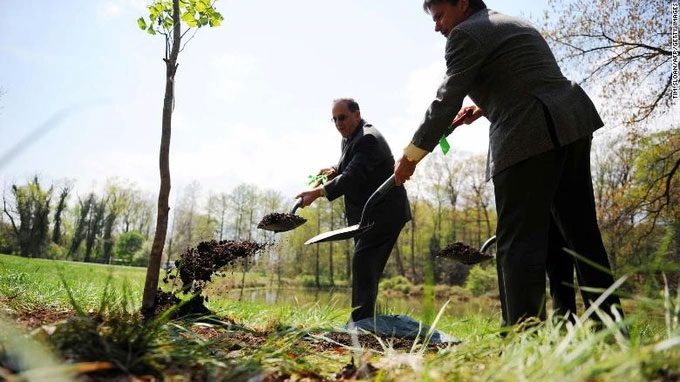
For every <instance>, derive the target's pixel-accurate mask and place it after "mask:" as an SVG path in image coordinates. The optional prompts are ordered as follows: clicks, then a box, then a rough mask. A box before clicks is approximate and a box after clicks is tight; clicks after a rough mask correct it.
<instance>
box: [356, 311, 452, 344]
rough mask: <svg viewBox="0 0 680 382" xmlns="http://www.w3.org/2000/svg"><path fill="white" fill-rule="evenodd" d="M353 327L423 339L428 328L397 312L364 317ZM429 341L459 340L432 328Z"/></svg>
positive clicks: (371, 331)
mask: <svg viewBox="0 0 680 382" xmlns="http://www.w3.org/2000/svg"><path fill="white" fill-rule="evenodd" d="M354 327H355V328H357V329H360V331H361V330H364V331H367V332H370V333H374V334H376V335H377V336H379V337H398V338H408V339H416V337H420V339H421V340H422V339H425V337H426V335H427V333H428V331H429V330H430V328H429V327H428V326H426V325H423V324H421V323H420V322H418V321H416V320H414V319H413V318H411V317H409V316H406V315H402V314H397V315H381V316H375V317H369V318H364V319H363V320H359V321H356V322H354ZM348 329H349V330H351V324H350V325H348ZM430 343H433V344H445V343H450V344H454V345H455V344H459V343H461V341H460V340H459V339H458V338H456V337H454V336H451V335H448V334H446V333H443V332H441V331H439V330H436V329H435V330H434V333H432V337H431V338H430Z"/></svg>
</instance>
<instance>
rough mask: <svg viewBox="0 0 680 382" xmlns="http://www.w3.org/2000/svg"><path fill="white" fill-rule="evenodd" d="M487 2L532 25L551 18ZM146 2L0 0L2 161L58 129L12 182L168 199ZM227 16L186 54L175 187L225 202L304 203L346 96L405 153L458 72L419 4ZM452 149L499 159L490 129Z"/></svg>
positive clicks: (468, 134) (229, 4) (284, 8)
mask: <svg viewBox="0 0 680 382" xmlns="http://www.w3.org/2000/svg"><path fill="white" fill-rule="evenodd" d="M486 3H487V6H489V8H492V9H495V10H499V11H501V12H504V13H507V14H511V15H516V16H520V15H524V16H532V17H536V16H539V15H540V14H542V11H543V9H544V8H545V7H546V1H545V0H531V1H529V0H518V1H511V2H510V1H507V0H487V1H486ZM146 4H147V2H146V1H140V0H70V1H42V2H40V5H39V6H38V5H37V4H36V2H32V1H25V0H2V1H0V14H2V15H3V16H4V17H3V22H2V23H0V73H2V75H0V87H1V88H3V89H4V90H5V95H4V96H2V98H0V137H2V138H0V158H2V156H4V155H5V154H6V153H7V152H8V150H10V149H11V148H12V147H14V145H16V144H17V143H18V142H20V141H21V140H22V139H24V138H25V137H26V136H28V135H29V134H30V133H31V132H32V131H34V130H35V129H38V128H40V127H41V126H44V124H45V123H46V122H48V121H50V120H52V121H56V123H55V124H54V127H53V128H52V129H49V130H48V131H47V133H45V134H43V135H42V136H41V137H40V138H39V139H37V140H33V143H32V144H31V145H30V146H28V147H27V148H26V149H25V150H23V151H21V152H20V153H19V154H17V155H14V156H13V157H12V159H11V160H10V161H9V162H5V163H0V182H3V183H8V182H20V183H23V182H24V181H25V180H26V179H28V178H30V177H31V176H32V174H35V173H37V174H39V175H40V176H41V178H43V179H45V180H46V181H48V182H49V181H54V180H59V179H63V178H68V179H72V180H75V181H76V187H77V189H78V191H79V192H81V193H84V192H87V191H89V190H91V189H95V190H99V189H100V188H101V186H103V184H104V183H105V181H106V179H109V178H118V179H121V180H126V181H131V182H134V183H136V184H137V185H138V186H139V187H141V188H142V189H144V190H147V191H149V192H152V193H156V192H157V190H158V184H159V175H158V149H159V144H160V133H161V110H162V101H163V92H164V86H165V82H164V74H165V69H164V64H163V62H162V57H163V49H164V48H163V46H164V43H163V38H162V37H161V36H150V35H147V34H146V33H144V32H142V31H140V30H139V29H138V28H137V24H136V19H137V18H138V17H139V16H142V15H145V14H146V13H145V11H146V9H145V5H146ZM217 8H218V10H219V11H220V12H221V13H222V15H223V16H224V17H225V21H224V23H223V25H222V26H220V27H219V28H212V29H201V30H199V31H198V33H197V35H196V37H195V38H194V39H193V40H192V41H191V42H190V43H189V44H188V46H187V48H186V49H185V50H184V51H183V52H182V53H181V54H180V57H179V63H180V65H179V69H178V72H177V77H176V79H177V85H176V108H175V112H174V115H173V131H172V144H171V157H170V165H171V174H172V181H173V191H175V192H176V191H177V190H181V188H183V187H184V186H185V185H187V184H188V183H190V182H192V181H194V180H196V181H198V182H199V183H200V184H201V185H202V187H203V190H204V191H208V190H212V191H215V192H220V191H225V192H226V191H229V190H231V189H232V188H233V187H234V186H236V185H238V184H239V183H243V182H246V183H252V184H256V185H257V186H259V187H262V188H274V189H278V190H281V191H282V192H283V193H284V194H285V195H291V198H292V196H293V195H294V194H295V193H296V192H297V191H302V190H303V189H304V188H305V181H306V178H307V175H309V174H312V173H315V172H316V171H317V170H318V169H319V168H321V167H325V166H327V165H330V164H334V163H335V162H336V161H337V158H338V157H339V150H340V135H339V134H338V133H337V131H336V130H335V128H334V126H333V124H332V123H331V121H330V117H331V101H332V100H333V99H334V98H338V97H346V96H351V97H354V98H355V99H356V100H357V101H358V102H359V104H360V106H361V110H362V115H363V117H364V118H365V119H366V120H367V121H369V122H371V123H373V124H374V125H375V126H376V127H377V128H378V129H379V130H380V131H381V132H382V133H383V135H385V137H386V138H387V140H388V141H389V143H390V145H391V147H392V150H393V153H394V154H395V156H397V155H400V153H401V150H402V148H403V147H404V146H405V145H406V144H407V143H408V142H409V141H410V138H411V136H412V134H413V132H414V131H415V129H416V128H417V126H418V123H419V122H420V120H421V119H422V117H423V114H424V112H425V110H426V108H427V106H428V105H429V103H430V102H431V101H432V98H433V97H434V95H435V91H436V89H437V86H438V84H439V82H440V80H441V78H442V76H443V74H444V70H445V66H444V59H443V51H444V44H445V39H444V38H443V37H442V36H441V35H439V34H438V33H435V32H434V24H433V22H432V20H431V19H430V17H429V16H428V15H427V14H425V13H424V12H423V11H422V8H421V1H419V0H372V1H366V0H345V1H311V0H291V1H272V0H270V1H244V0H220V1H218V2H217ZM55 117H56V118H55ZM449 141H450V142H451V143H452V145H453V146H454V147H456V148H459V149H464V150H467V151H471V152H482V153H485V152H486V149H487V144H488V123H487V122H486V120H483V122H477V123H475V124H473V125H471V126H464V127H462V128H460V129H458V130H457V131H456V132H455V133H454V134H453V136H452V138H451V139H450V140H449ZM171 200H172V199H171Z"/></svg>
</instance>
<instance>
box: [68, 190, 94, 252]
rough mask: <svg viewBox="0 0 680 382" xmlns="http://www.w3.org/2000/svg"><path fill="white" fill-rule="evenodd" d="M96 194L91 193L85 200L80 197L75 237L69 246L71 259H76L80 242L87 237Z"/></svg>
mask: <svg viewBox="0 0 680 382" xmlns="http://www.w3.org/2000/svg"><path fill="white" fill-rule="evenodd" d="M95 199H96V196H95V194H94V193H90V194H89V195H88V196H87V198H86V199H85V200H83V199H80V198H78V204H79V206H78V207H77V211H76V216H77V218H76V219H77V220H76V224H75V225H74V226H75V229H74V232H73V238H72V239H71V246H70V247H69V251H68V257H69V258H70V259H75V258H76V256H77V252H78V248H79V247H80V244H81V243H82V242H83V240H84V239H85V235H86V234H87V225H88V220H87V218H88V216H89V215H90V209H91V208H92V207H93V205H94V203H95Z"/></svg>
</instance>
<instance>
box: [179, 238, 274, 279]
mask: <svg viewBox="0 0 680 382" xmlns="http://www.w3.org/2000/svg"><path fill="white" fill-rule="evenodd" d="M266 246H267V244H261V243H256V242H254V241H247V240H246V241H235V240H223V241H220V242H218V241H215V240H211V241H204V242H201V243H200V244H198V245H197V246H196V248H190V249H188V250H187V251H185V252H184V253H183V254H182V255H181V256H180V258H179V260H178V261H177V262H176V263H175V264H176V265H177V268H178V269H179V278H180V279H181V280H182V283H183V284H184V285H185V287H186V286H191V287H192V289H193V290H197V289H202V287H203V286H204V284H205V283H206V282H208V281H210V279H211V277H212V276H213V274H214V273H216V272H218V271H220V270H221V269H222V268H224V267H226V266H228V265H234V263H236V261H237V260H241V259H243V260H248V259H249V258H250V257H252V256H254V255H255V254H257V253H258V252H260V251H262V250H263V249H264V248H265V247H266Z"/></svg>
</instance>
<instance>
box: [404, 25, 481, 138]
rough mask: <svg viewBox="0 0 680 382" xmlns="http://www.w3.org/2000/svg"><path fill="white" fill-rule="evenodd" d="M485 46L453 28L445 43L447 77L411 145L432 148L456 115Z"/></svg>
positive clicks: (479, 65) (475, 75) (477, 67)
mask: <svg viewBox="0 0 680 382" xmlns="http://www.w3.org/2000/svg"><path fill="white" fill-rule="evenodd" d="M482 50H483V49H482V46H481V44H480V43H479V41H477V39H475V38H474V37H472V36H470V35H469V34H468V33H466V32H464V31H462V30H457V29H454V30H453V31H452V32H451V35H450V36H449V39H448V41H447V43H446V54H445V57H446V77H445V78H444V81H443V82H442V84H441V85H440V86H439V89H438V90H437V97H436V98H435V100H434V101H432V104H430V107H429V108H428V110H427V112H426V113H425V118H424V120H423V122H422V123H421V124H420V127H418V130H417V131H416V133H415V134H414V135H413V139H412V141H411V144H412V145H415V146H417V147H418V148H420V149H422V150H426V151H432V150H433V149H434V147H435V146H436V145H437V143H438V142H439V139H440V138H441V137H442V135H443V134H444V131H445V130H446V128H447V127H448V126H449V125H451V121H452V120H453V118H454V117H455V116H456V114H457V113H458V111H459V110H460V108H461V106H462V105H463V99H464V98H465V96H466V95H467V94H468V93H469V91H470V89H471V88H472V85H473V82H474V81H475V79H476V77H477V75H478V73H479V68H480V67H481V65H482V62H483V59H484V57H483V51H482Z"/></svg>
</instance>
